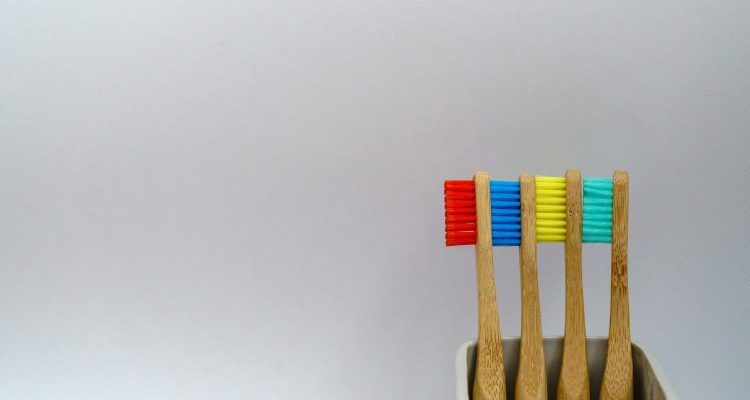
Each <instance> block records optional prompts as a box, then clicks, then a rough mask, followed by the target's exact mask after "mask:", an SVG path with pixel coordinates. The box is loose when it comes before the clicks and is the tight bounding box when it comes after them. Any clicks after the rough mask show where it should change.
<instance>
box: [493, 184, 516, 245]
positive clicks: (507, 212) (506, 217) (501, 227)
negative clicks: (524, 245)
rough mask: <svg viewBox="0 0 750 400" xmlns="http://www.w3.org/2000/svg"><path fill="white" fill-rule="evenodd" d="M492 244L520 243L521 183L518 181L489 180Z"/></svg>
mask: <svg viewBox="0 0 750 400" xmlns="http://www.w3.org/2000/svg"><path fill="white" fill-rule="evenodd" d="M490 204H491V207H492V245H493V246H518V245H520V244H521V185H520V184H519V183H518V181H490Z"/></svg>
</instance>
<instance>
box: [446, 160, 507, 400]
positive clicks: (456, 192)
mask: <svg viewBox="0 0 750 400" xmlns="http://www.w3.org/2000/svg"><path fill="white" fill-rule="evenodd" d="M445 207H446V208H445V223H446V245H448V246H455V245H466V244H475V252H476V269H477V296H478V304H479V335H478V338H477V353H476V354H477V357H476V371H475V375H474V384H473V389H472V391H473V396H472V398H473V399H474V400H505V370H504V368H503V349H502V342H501V340H500V321H499V318H498V312H497V300H496V298H495V274H494V266H493V260H492V244H493V243H492V241H493V231H492V211H491V209H492V208H491V207H492V206H491V200H490V179H489V176H488V175H487V173H486V172H477V173H476V174H475V175H474V181H473V182H472V181H446V182H445Z"/></svg>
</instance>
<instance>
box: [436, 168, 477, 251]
mask: <svg viewBox="0 0 750 400" xmlns="http://www.w3.org/2000/svg"><path fill="white" fill-rule="evenodd" d="M444 192H445V244H446V245H447V246H461V245H467V244H476V242H477V225H476V221H477V210H476V201H475V194H474V181H445V191H444Z"/></svg>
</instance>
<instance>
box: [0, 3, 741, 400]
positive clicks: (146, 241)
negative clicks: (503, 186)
mask: <svg viewBox="0 0 750 400" xmlns="http://www.w3.org/2000/svg"><path fill="white" fill-rule="evenodd" d="M749 18H750V3H748V2H746V1H713V2H706V1H679V2H677V1H665V2H653V1H629V2H588V1H572V2H535V1H532V2H528V1H520V0H519V1H511V2H470V3H467V2H464V1H403V0H401V1H392V2H391V1H387V2H385V1H380V2H351V1H322V0H314V1H273V2H261V1H255V2H239V1H238V2H218V1H215V2H200V1H194V0H191V1H171V2H165V1H158V2H151V1H143V2H116V1H100V2H94V1H77V2H71V1H69V2H59V1H58V2H53V1H45V2H34V1H17V2H14V1H12V2H8V1H3V2H2V3H1V12H0V398H3V399H311V398H312V399H324V398H325V399H344V398H356V399H378V400H382V399H451V398H452V396H453V390H454V389H453V387H454V382H453V357H454V351H455V349H456V348H457V346H458V345H459V344H460V343H462V342H464V341H466V340H469V339H472V337H473V336H474V335H475V332H476V326H475V324H476V317H475V310H476V305H475V287H474V283H475V282H474V267H473V255H472V249H471V248H467V247H463V248H450V249H446V248H445V247H444V246H443V232H442V230H443V204H442V201H443V200H442V181H443V179H445V178H452V179H467V178H469V177H470V176H471V174H472V173H473V172H474V171H475V170H477V169H486V170H488V171H489V172H490V174H491V176H493V177H494V178H496V179H513V178H515V177H517V175H518V174H519V173H521V172H532V173H536V174H547V175H558V176H559V175H562V174H563V173H564V171H565V169H566V168H571V167H577V168H580V169H581V170H582V171H583V173H584V175H586V176H609V175H610V174H611V172H612V171H613V170H614V169H616V168H624V169H627V170H629V171H630V174H631V181H632V184H631V197H630V200H631V220H630V222H631V230H630V235H631V236H630V237H631V240H630V268H631V275H630V283H631V309H632V314H631V317H632V335H633V339H634V341H636V342H637V343H641V344H642V345H644V346H646V347H647V348H649V349H650V350H652V351H653V353H654V354H655V356H656V357H657V358H658V359H659V360H660V361H661V362H662V364H663V367H664V369H665V371H666V373H667V375H668V376H669V378H670V379H671V381H672V383H673V385H674V387H675V389H676V390H677V392H678V393H679V394H680V395H681V397H682V398H685V399H708V398H711V399H732V398H733V399H736V398H745V397H747V395H746V393H747V392H748V391H750V380H748V379H747V374H748V362H750V361H749V359H750V350H748V346H747V341H748V338H749V335H750V324H749V323H748V314H750V292H749V291H748V290H747V286H748V279H750V272H748V265H747V263H746V261H745V260H747V259H748V257H749V256H750V252H749V251H748V249H749V248H750V244H748V243H747V227H748V222H750V218H749V217H750V215H749V213H750V212H749V211H748V207H747V206H746V205H745V204H746V202H747V198H748V196H750V191H749V190H748V186H747V184H748V179H747V173H748V169H750V160H749V157H748V153H747V152H748V146H750V134H749V133H750V123H749V122H748V117H747V115H746V114H747V112H748V106H750V101H749V100H748V94H750V73H749V72H748V69H749V67H748V65H750V40H749V39H748V38H750V25H749V24H748V20H749ZM562 254H563V253H562V246H561V245H555V244H552V245H549V244H548V245H543V246H540V254H539V268H540V285H541V301H542V314H543V321H544V333H545V334H547V335H559V334H561V333H562V330H563V264H562V262H563V258H562ZM495 261H496V273H497V281H498V282H497V284H498V296H499V300H500V312H501V322H502V332H503V334H505V335H517V334H518V333H519V301H518V299H519V282H518V266H517V253H516V250H515V249H508V248H498V249H496V251H495ZM584 262H585V266H584V268H585V286H586V300H587V303H586V307H587V308H586V312H587V328H588V333H589V334H591V335H606V333H607V324H608V307H609V305H608V302H609V287H608V279H609V253H608V247H607V246H603V245H599V246H596V245H592V246H587V247H586V248H585V253H584Z"/></svg>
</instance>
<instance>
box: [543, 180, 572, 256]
mask: <svg viewBox="0 0 750 400" xmlns="http://www.w3.org/2000/svg"><path fill="white" fill-rule="evenodd" d="M535 180H536V240H537V242H564V241H565V232H566V221H567V209H566V207H565V203H566V200H565V194H566V180H565V178H561V177H553V176H537V177H536V179H535Z"/></svg>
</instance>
